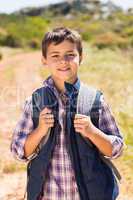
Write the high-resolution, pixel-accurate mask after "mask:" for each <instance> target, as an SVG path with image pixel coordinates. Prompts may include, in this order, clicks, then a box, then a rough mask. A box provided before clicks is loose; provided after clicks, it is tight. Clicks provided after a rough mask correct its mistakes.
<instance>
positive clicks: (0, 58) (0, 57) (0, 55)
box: [0, 52, 3, 60]
mask: <svg viewBox="0 0 133 200" xmlns="http://www.w3.org/2000/svg"><path fill="white" fill-rule="evenodd" d="M2 58H3V55H2V53H1V52H0V60H2Z"/></svg>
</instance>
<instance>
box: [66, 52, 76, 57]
mask: <svg viewBox="0 0 133 200" xmlns="http://www.w3.org/2000/svg"><path fill="white" fill-rule="evenodd" d="M67 56H68V57H74V56H75V54H72V53H71V54H68V55H67Z"/></svg>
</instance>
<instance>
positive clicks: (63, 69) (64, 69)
mask: <svg viewBox="0 0 133 200" xmlns="http://www.w3.org/2000/svg"><path fill="white" fill-rule="evenodd" d="M58 70H59V71H62V72H66V71H68V70H70V68H69V67H67V68H62V69H58Z"/></svg>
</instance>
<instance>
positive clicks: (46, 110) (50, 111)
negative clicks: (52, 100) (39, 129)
mask: <svg viewBox="0 0 133 200" xmlns="http://www.w3.org/2000/svg"><path fill="white" fill-rule="evenodd" d="M46 113H48V114H50V113H52V110H51V109H49V108H47V107H45V108H44V109H43V110H42V111H41V114H46Z"/></svg>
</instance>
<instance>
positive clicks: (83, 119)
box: [74, 114, 94, 137]
mask: <svg viewBox="0 0 133 200" xmlns="http://www.w3.org/2000/svg"><path fill="white" fill-rule="evenodd" d="M74 128H75V131H76V132H79V133H81V134H82V135H83V136H84V137H88V135H89V134H91V133H92V132H93V129H94V125H93V124H92V122H91V120H90V117H88V116H86V115H81V114H76V115H75V119H74Z"/></svg>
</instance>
